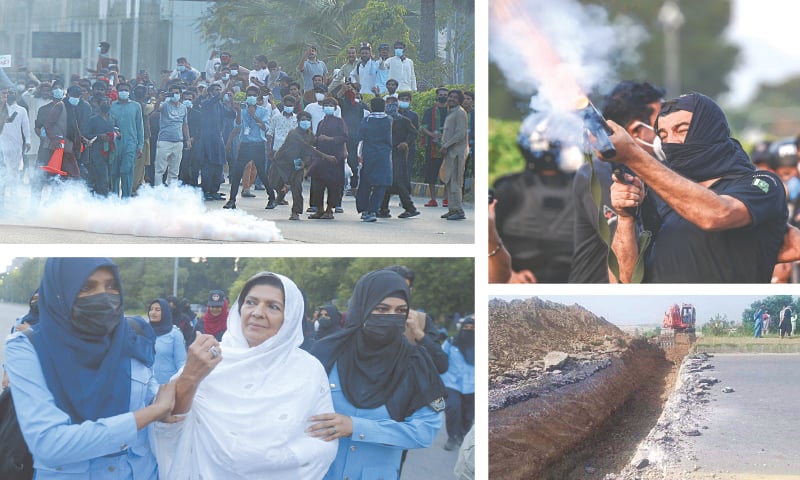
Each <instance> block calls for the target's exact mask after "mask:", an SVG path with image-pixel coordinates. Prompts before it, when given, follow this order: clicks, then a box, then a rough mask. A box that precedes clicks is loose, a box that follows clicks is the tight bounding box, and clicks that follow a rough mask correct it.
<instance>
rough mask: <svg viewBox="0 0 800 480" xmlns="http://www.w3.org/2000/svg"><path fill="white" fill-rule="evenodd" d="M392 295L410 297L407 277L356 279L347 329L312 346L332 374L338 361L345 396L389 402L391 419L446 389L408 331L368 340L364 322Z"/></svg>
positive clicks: (368, 404) (378, 274) (359, 402)
mask: <svg viewBox="0 0 800 480" xmlns="http://www.w3.org/2000/svg"><path fill="white" fill-rule="evenodd" d="M387 297H398V298H403V299H405V300H406V301H408V300H409V291H408V285H407V284H406V281H405V279H403V277H401V276H400V275H398V274H397V273H395V272H392V271H388V270H377V271H374V272H370V273H368V274H366V275H364V276H363V277H361V279H359V281H358V283H356V286H355V288H354V289H353V296H352V298H351V299H350V306H349V308H348V310H347V323H346V324H345V327H344V329H343V330H341V331H339V332H337V333H335V334H332V335H330V336H328V337H325V338H323V339H322V340H320V341H319V342H317V343H316V344H315V345H314V347H313V348H312V350H311V353H312V354H313V355H314V356H316V357H317V358H318V359H319V361H320V362H321V363H322V365H323V366H324V367H325V370H326V371H327V372H328V373H330V371H331V370H332V369H333V366H334V365H335V364H338V370H339V378H340V381H341V384H342V390H343V391H344V395H345V397H347V399H348V400H349V401H350V403H352V404H353V405H354V406H356V407H357V408H377V407H379V406H381V405H386V409H387V410H388V411H389V415H390V416H391V417H392V419H394V420H396V421H398V422H402V421H404V420H405V419H406V417H409V416H410V415H412V414H413V413H414V412H415V411H417V410H419V409H420V408H422V407H424V406H425V405H428V404H431V403H433V402H434V401H436V400H439V399H441V398H443V397H444V395H445V389H444V384H442V381H441V379H440V378H439V375H438V374H437V372H436V367H435V366H434V365H433V361H432V360H431V358H430V356H429V355H428V353H427V352H426V351H425V349H423V348H420V347H417V346H416V345H412V344H410V343H409V342H408V340H406V338H405V336H404V335H398V336H397V338H396V339H395V341H393V342H392V343H390V344H389V345H386V346H385V347H381V348H376V347H374V346H372V345H370V344H369V343H368V342H367V341H366V340H365V338H364V336H363V333H362V326H363V325H364V320H365V319H366V318H367V316H368V315H369V314H370V312H372V310H373V309H374V308H375V306H376V305H377V304H379V303H381V302H382V301H383V299H384V298H387Z"/></svg>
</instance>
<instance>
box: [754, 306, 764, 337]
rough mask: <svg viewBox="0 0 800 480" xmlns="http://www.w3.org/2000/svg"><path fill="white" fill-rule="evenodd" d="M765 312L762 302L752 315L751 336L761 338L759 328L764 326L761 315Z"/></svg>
mask: <svg viewBox="0 0 800 480" xmlns="http://www.w3.org/2000/svg"><path fill="white" fill-rule="evenodd" d="M764 312H765V305H764V304H763V303H762V304H761V306H760V307H759V308H758V310H756V313H755V315H753V323H754V325H753V338H761V329H762V328H763V327H764V324H763V320H762V315H764Z"/></svg>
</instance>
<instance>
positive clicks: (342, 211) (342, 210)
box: [333, 207, 344, 213]
mask: <svg viewBox="0 0 800 480" xmlns="http://www.w3.org/2000/svg"><path fill="white" fill-rule="evenodd" d="M333 211H334V212H335V213H344V209H343V208H342V207H336V208H334V209H333Z"/></svg>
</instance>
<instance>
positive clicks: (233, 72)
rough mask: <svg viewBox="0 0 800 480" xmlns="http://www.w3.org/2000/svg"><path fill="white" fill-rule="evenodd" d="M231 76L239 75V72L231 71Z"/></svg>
mask: <svg viewBox="0 0 800 480" xmlns="http://www.w3.org/2000/svg"><path fill="white" fill-rule="evenodd" d="M231 75H233V76H234V77H235V76H236V75H239V70H231Z"/></svg>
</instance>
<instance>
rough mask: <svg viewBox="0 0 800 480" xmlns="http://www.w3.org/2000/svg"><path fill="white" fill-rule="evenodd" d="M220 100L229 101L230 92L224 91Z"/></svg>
mask: <svg viewBox="0 0 800 480" xmlns="http://www.w3.org/2000/svg"><path fill="white" fill-rule="evenodd" d="M222 101H224V102H230V101H231V94H230V93H226V94H225V95H223V96H222Z"/></svg>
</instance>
